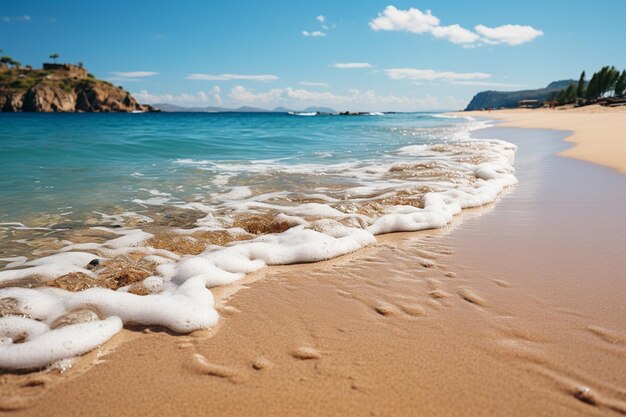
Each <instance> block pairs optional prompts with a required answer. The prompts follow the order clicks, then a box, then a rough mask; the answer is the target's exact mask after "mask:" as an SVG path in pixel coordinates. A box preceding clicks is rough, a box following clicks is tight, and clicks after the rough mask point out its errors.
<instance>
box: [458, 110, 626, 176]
mask: <svg viewBox="0 0 626 417" xmlns="http://www.w3.org/2000/svg"><path fill="white" fill-rule="evenodd" d="M457 114H462V115H468V116H477V117H487V118H490V119H499V120H503V121H504V124H503V126H509V127H527V128H541V129H556V130H567V131H571V132H572V135H571V136H569V137H568V138H567V139H566V140H567V141H568V142H572V143H574V144H576V146H574V147H573V148H570V149H567V150H565V151H563V152H562V153H561V155H563V156H567V157H570V158H574V159H580V160H583V161H589V162H593V163H596V164H600V165H605V166H608V167H611V168H615V169H617V170H618V171H620V172H622V173H626V106H622V107H603V106H599V105H594V106H586V107H579V108H567V109H533V110H528V109H512V110H496V111H473V112H463V113H457Z"/></svg>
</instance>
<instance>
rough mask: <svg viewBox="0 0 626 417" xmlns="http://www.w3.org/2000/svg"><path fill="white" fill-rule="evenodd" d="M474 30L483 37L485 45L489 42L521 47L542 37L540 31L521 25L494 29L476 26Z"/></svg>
mask: <svg viewBox="0 0 626 417" xmlns="http://www.w3.org/2000/svg"><path fill="white" fill-rule="evenodd" d="M474 29H475V30H476V32H478V33H480V34H481V35H482V36H483V38H484V40H485V41H487V43H489V42H490V41H491V42H493V43H504V44H507V45H521V44H523V43H526V42H530V41H532V40H533V39H535V38H537V37H539V36H542V35H543V32H542V31H540V30H537V29H535V28H533V27H532V26H521V25H504V26H498V27H495V28H490V27H487V26H483V25H478V26H476V27H475V28H474Z"/></svg>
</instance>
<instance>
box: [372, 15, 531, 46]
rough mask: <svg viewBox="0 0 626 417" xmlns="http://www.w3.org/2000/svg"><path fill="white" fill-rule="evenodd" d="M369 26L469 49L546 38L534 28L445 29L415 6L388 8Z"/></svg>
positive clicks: (511, 26) (452, 27) (377, 29)
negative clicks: (425, 35) (481, 45)
mask: <svg viewBox="0 0 626 417" xmlns="http://www.w3.org/2000/svg"><path fill="white" fill-rule="evenodd" d="M369 26H370V28H372V30H375V31H379V30H387V31H406V32H411V33H417V34H426V33H428V34H431V35H432V36H434V37H435V38H440V39H446V40H448V41H450V42H452V43H455V44H462V45H464V46H466V47H468V46H472V45H476V44H481V43H483V44H490V45H495V44H507V45H520V44H522V43H525V42H530V41H532V40H533V39H535V38H536V37H538V36H541V35H543V32H542V31H540V30H537V29H535V28H533V27H531V26H520V25H504V26H498V27H495V28H489V27H487V26H483V25H477V26H475V27H474V29H475V30H476V32H472V31H471V30H469V29H465V28H463V27H462V26H460V25H458V24H453V25H448V26H442V25H441V20H440V19H439V18H438V17H436V16H433V14H432V12H431V11H430V10H426V12H422V11H421V10H419V9H416V8H413V7H411V8H410V9H408V10H401V9H398V8H396V7H395V6H387V7H386V8H385V10H383V11H382V12H381V13H378V17H376V18H374V19H372V20H371V21H370V22H369Z"/></svg>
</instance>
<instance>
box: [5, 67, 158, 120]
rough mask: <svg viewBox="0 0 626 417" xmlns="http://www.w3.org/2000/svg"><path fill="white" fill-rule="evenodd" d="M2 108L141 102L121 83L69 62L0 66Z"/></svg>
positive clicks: (122, 106)
mask: <svg viewBox="0 0 626 417" xmlns="http://www.w3.org/2000/svg"><path fill="white" fill-rule="evenodd" d="M0 111H3V112H139V111H146V112H150V111H156V110H155V109H154V108H153V107H152V106H149V105H145V104H140V103H139V102H137V100H136V99H135V98H134V97H133V96H132V95H131V94H130V93H129V92H127V91H125V90H124V89H123V88H122V87H118V86H115V85H113V84H111V83H109V82H108V81H103V80H98V79H96V78H95V77H94V76H93V75H92V74H90V73H89V72H88V71H87V69H85V68H83V67H82V66H78V65H71V64H56V63H55V64H43V68H42V69H33V68H30V67H25V68H21V67H19V66H9V65H1V66H0Z"/></svg>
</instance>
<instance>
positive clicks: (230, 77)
mask: <svg viewBox="0 0 626 417" xmlns="http://www.w3.org/2000/svg"><path fill="white" fill-rule="evenodd" d="M185 78H187V79H188V80H202V81H231V80H242V81H243V80H245V81H276V80H278V77H277V76H276V75H271V74H260V75H242V74H219V75H212V74H189V75H188V76H187V77H185Z"/></svg>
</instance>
